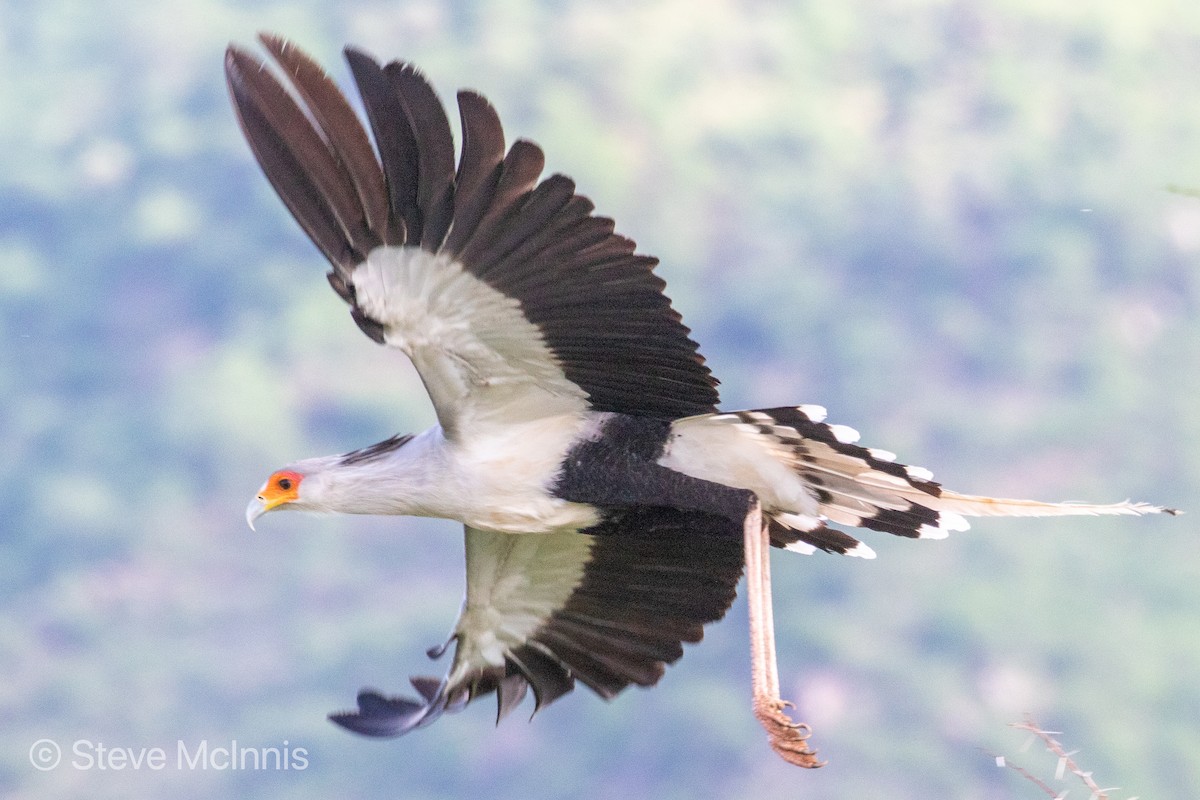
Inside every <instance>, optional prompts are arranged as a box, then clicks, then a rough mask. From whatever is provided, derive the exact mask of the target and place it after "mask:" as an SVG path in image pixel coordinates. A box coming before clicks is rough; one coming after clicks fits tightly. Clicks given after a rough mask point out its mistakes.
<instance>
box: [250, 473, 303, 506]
mask: <svg viewBox="0 0 1200 800" xmlns="http://www.w3.org/2000/svg"><path fill="white" fill-rule="evenodd" d="M302 480H304V476H303V475H301V474H300V473H298V472H292V471H291V470H288V469H284V470H280V471H279V472H276V473H275V474H274V475H272V476H271V477H270V478H268V479H267V482H266V483H265V484H263V487H262V489H261V490H260V491H259V493H258V499H259V500H260V501H261V502H262V510H263V512H264V513H265V512H267V511H270V510H271V509H273V508H278V507H279V506H281V505H283V504H284V503H290V502H292V501H293V500H298V499H299V498H300V482H301V481H302Z"/></svg>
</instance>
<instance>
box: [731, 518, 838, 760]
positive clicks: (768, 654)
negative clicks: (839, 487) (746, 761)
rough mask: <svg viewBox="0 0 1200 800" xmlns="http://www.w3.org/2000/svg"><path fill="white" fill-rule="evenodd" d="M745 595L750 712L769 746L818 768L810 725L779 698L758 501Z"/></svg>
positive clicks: (749, 532)
mask: <svg viewBox="0 0 1200 800" xmlns="http://www.w3.org/2000/svg"><path fill="white" fill-rule="evenodd" d="M744 538H745V545H746V599H747V601H748V605H749V607H750V671H751V687H752V689H753V692H754V716H755V717H757V718H758V721H759V723H760V724H761V725H762V726H763V728H764V729H765V730H766V732H767V739H768V740H769V741H770V742H771V748H772V749H773V750H774V751H775V752H776V753H778V754H779V756H780V757H781V758H783V760H784V761H786V762H788V763H789V764H795V765H796V766H798V767H807V768H810V769H811V768H813V767H820V766H822V765H824V763H825V762H824V761H818V760H817V754H816V751H815V750H812V749H811V748H809V746H808V737H809V736H810V735H811V734H812V729H811V728H810V727H809V726H808V725H807V724H805V723H803V722H794V721H793V720H792V718H791V717H789V716H788V714H787V709H788V708H795V704H794V703H791V702H789V701H787V700H784V699H783V698H782V697H780V696H779V668H778V667H777V666H776V663H775V619H774V616H773V613H772V610H771V553H770V549H771V533H770V529H769V527H768V526H767V525H765V524H764V522H763V515H762V507H761V506H760V505H759V502H758V500H757V499H754V500H753V501H752V503H751V506H750V510H749V512H747V514H746V521H745V530H744Z"/></svg>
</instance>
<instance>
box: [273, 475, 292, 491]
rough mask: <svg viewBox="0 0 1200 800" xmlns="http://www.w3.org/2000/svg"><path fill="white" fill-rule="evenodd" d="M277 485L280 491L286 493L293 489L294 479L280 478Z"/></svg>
mask: <svg viewBox="0 0 1200 800" xmlns="http://www.w3.org/2000/svg"><path fill="white" fill-rule="evenodd" d="M275 485H276V486H278V487H279V488H280V489H283V490H284V491H285V492H286V491H287V490H288V489H291V488H292V479H291V478H280V479H279V482H278V483H276V484H275Z"/></svg>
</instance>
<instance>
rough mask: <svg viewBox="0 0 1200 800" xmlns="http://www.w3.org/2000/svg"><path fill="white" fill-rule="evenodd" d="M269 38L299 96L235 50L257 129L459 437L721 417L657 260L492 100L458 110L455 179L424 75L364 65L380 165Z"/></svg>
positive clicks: (346, 119) (343, 285) (278, 184)
mask: <svg viewBox="0 0 1200 800" xmlns="http://www.w3.org/2000/svg"><path fill="white" fill-rule="evenodd" d="M261 38H262V41H263V43H264V44H265V45H266V47H267V49H268V50H269V51H270V53H271V55H272V56H273V57H274V59H275V61H276V62H277V63H278V64H279V66H280V67H281V68H282V73H283V76H284V78H286V80H287V83H288V84H289V87H288V88H285V86H284V85H283V84H281V83H280V81H279V80H278V79H277V78H275V77H274V76H273V75H272V74H271V72H269V71H268V70H267V68H266V67H265V66H264V65H263V64H262V63H261V62H260V61H259V60H257V59H256V58H254V57H253V56H250V55H248V54H247V53H245V52H243V51H242V50H239V49H237V48H234V47H231V48H230V49H229V51H228V53H227V56H226V61H225V69H226V76H227V79H228V83H229V88H230V92H231V94H232V96H233V100H234V105H235V107H236V109H237V113H238V118H239V121H240V123H241V126H242V129H243V131H244V132H245V134H246V137H247V139H248V140H249V142H250V145H251V147H252V149H253V150H254V153H255V155H256V157H257V158H258V161H259V163H260V165H261V166H262V168H263V171H264V172H265V173H266V174H267V177H268V178H269V179H270V181H271V183H272V185H274V187H275V189H276V191H277V192H278V193H279V195H280V197H282V198H283V200H284V202H285V203H286V204H287V206H288V208H289V209H290V210H291V212H292V214H293V215H294V216H295V217H296V219H297V220H298V221H299V222H300V224H301V226H302V227H303V228H304V230H305V231H306V232H307V233H308V235H309V237H311V238H312V240H313V242H315V243H316V245H317V246H318V247H319V248H320V249H321V250H322V252H324V254H325V256H326V258H328V259H329V261H330V263H331V264H332V265H333V271H332V272H331V273H330V275H329V280H330V283H331V284H332V285H333V288H334V289H335V290H337V292H338V294H339V295H341V297H342V298H343V299H344V300H346V302H348V303H349V304H350V306H351V313H352V315H353V316H354V319H355V321H356V322H357V323H358V324H359V326H360V327H361V328H362V329H363V330H364V331H365V332H366V333H367V334H368V335H369V336H371V338H373V339H375V340H376V341H378V342H386V343H388V344H393V345H396V346H398V347H400V348H402V349H403V350H405V352H407V353H408V354H409V355H410V356H411V357H412V358H413V361H414V363H415V365H416V366H417V369H418V370H419V371H420V373H421V377H422V380H423V381H424V382H425V384H426V387H427V388H428V389H429V392H430V395H431V397H432V399H433V402H434V405H435V407H436V409H437V413H438V417H439V421H440V422H441V423H442V426H443V427H444V428H446V429H447V430H448V431H450V432H451V435H453V434H454V432H455V431H456V430H457V429H459V428H460V427H461V426H462V425H463V424H464V421H465V420H466V418H467V417H469V416H471V415H478V416H487V415H489V414H491V415H497V414H500V415H501V416H502V415H503V414H505V413H509V412H510V411H512V412H514V413H525V414H529V413H531V412H530V409H531V408H534V409H540V408H543V407H544V408H545V411H544V412H542V413H553V412H554V411H556V410H561V409H562V408H567V409H572V408H574V409H578V408H587V407H590V408H593V409H596V410H599V411H617V412H623V413H627V414H639V415H647V416H657V417H667V418H675V417H681V416H687V415H689V414H701V413H705V412H708V411H711V410H713V409H714V408H715V406H716V403H717V391H716V381H715V379H713V377H712V376H711V374H710V373H709V370H708V368H707V367H706V366H705V365H704V361H703V359H702V358H701V357H700V355H699V353H698V352H697V348H696V344H695V342H693V341H692V340H691V339H690V338H689V331H688V329H687V328H686V327H684V325H683V324H682V322H681V321H680V317H679V315H678V314H677V313H676V312H675V311H674V310H673V309H672V307H671V303H670V301H669V300H668V299H667V298H666V297H665V296H664V295H663V292H662V289H663V285H664V284H663V282H662V280H661V279H659V278H658V277H657V276H656V275H654V273H653V271H652V270H653V267H654V266H655V264H656V263H657V261H656V259H654V258H651V257H649V256H644V255H638V254H635V253H634V248H635V245H634V243H633V242H632V241H631V240H629V239H627V238H625V237H622V236H619V235H617V234H615V233H614V232H613V222H612V220H610V219H607V218H604V217H597V216H593V214H592V210H593V206H592V204H591V202H590V201H589V200H588V199H587V198H585V197H583V196H581V195H577V194H576V193H575V185H574V183H573V182H572V181H571V180H570V179H569V178H567V177H565V176H562V175H552V176H550V177H548V178H546V179H545V180H542V181H540V182H539V175H540V173H541V171H542V166H543V162H544V157H543V155H542V151H541V149H540V148H539V147H538V146H537V145H535V144H533V143H532V142H528V141H524V140H521V141H518V142H516V143H515V144H514V145H513V146H512V148H511V149H509V150H508V152H507V155H506V154H505V150H504V147H505V145H504V134H503V131H502V129H501V126H500V120H499V118H498V117H497V115H496V112H495V111H494V110H493V108H492V107H491V105H489V104H488V102H487V100H485V99H484V98H483V97H482V96H480V95H478V94H476V93H474V92H466V91H464V92H460V93H459V95H458V106H459V113H460V116H461V120H462V136H463V143H462V151H461V154H460V156H459V159H458V164H457V168H456V167H455V163H454V153H453V142H452V138H451V132H450V126H449V122H448V121H447V119H446V114H445V111H444V109H443V108H442V106H441V104H440V102H439V101H438V99H437V96H436V95H435V94H434V91H433V89H432V88H431V87H430V85H429V83H428V82H427V81H426V80H425V78H424V77H423V76H422V75H421V73H419V72H418V71H417V70H416V69H415V68H413V67H412V66H411V65H408V64H404V63H400V62H393V63H390V64H388V65H387V66H380V65H379V64H378V63H376V62H375V61H373V60H372V59H371V58H369V57H368V56H366V55H364V54H363V53H361V52H359V51H357V50H353V49H347V51H346V57H347V59H348V61H349V63H350V69H351V71H352V73H353V75H354V78H355V81H356V83H357V85H358V89H359V92H360V93H361V95H362V99H363V104H364V106H365V108H366V113H367V117H368V119H369V121H370V126H371V129H372V131H373V133H374V139H375V147H376V148H377V149H378V152H379V158H376V153H375V150H373V149H372V146H371V142H370V139H369V138H368V136H367V134H366V131H365V130H364V128H363V126H362V125H361V123H360V122H359V120H358V118H357V116H356V115H355V113H354V111H353V110H352V108H351V106H350V104H349V103H348V101H347V100H346V98H345V97H344V96H343V95H342V93H341V92H340V91H339V90H338V88H337V87H336V86H335V85H334V84H333V82H332V81H331V80H330V78H329V76H328V75H327V74H326V73H325V72H324V71H323V70H322V69H321V67H319V66H318V65H317V64H316V63H315V62H313V61H312V60H311V59H310V58H309V57H308V56H307V55H305V54H304V53H302V52H301V51H300V50H298V49H297V48H295V47H294V46H292V45H291V44H289V43H287V42H285V41H283V40H281V39H278V38H274V37H269V36H263V37H261ZM381 248H383V249H381ZM534 413H538V412H534Z"/></svg>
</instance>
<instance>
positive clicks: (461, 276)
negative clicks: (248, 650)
mask: <svg viewBox="0 0 1200 800" xmlns="http://www.w3.org/2000/svg"><path fill="white" fill-rule="evenodd" d="M260 40H261V42H262V44H263V45H264V46H265V48H266V50H267V52H268V53H269V54H270V56H271V58H272V59H273V60H274V62H275V67H274V68H271V67H268V66H267V64H265V63H264V62H263V61H261V60H259V59H258V58H257V57H256V56H254V55H252V54H250V53H248V52H247V51H245V50H243V49H241V48H238V47H236V46H231V47H230V48H229V50H228V52H227V54H226V59H225V72H226V78H227V80H228V85H229V90H230V93H231V96H232V99H233V103H234V106H235V108H236V111H237V116H238V120H239V123H240V125H241V128H242V130H243V132H244V133H245V135H246V138H247V140H248V141H249V143H250V147H251V149H252V150H253V152H254V155H255V156H256V157H257V159H258V162H259V164H260V165H261V167H262V169H263V171H264V172H265V173H266V176H267V178H268V179H269V181H270V182H271V184H272V186H274V188H275V190H276V192H278V194H279V196H280V197H281V198H282V200H283V201H284V203H285V204H286V205H287V207H288V209H289V210H290V211H291V213H292V215H293V216H294V217H295V218H296V220H297V221H298V222H299V223H300V226H301V227H302V228H303V229H304V231H305V233H307V234H308V236H309V237H310V238H311V239H312V241H313V242H314V243H315V244H316V246H317V247H318V248H319V249H320V250H321V252H322V253H323V254H324V255H325V257H326V258H327V259H328V261H329V263H330V265H331V268H332V269H331V271H330V272H329V273H328V279H329V283H330V285H331V286H332V287H333V290H334V291H335V292H336V293H337V295H338V296H339V297H340V298H341V299H342V300H343V301H345V302H346V303H347V304H348V305H349V307H350V315H351V317H352V318H353V320H354V322H355V323H357V325H358V327H359V328H360V329H361V330H362V331H363V333H365V334H366V335H367V336H368V337H369V338H370V339H372V340H373V341H375V342H377V343H379V344H382V345H386V346H388V347H391V348H395V349H397V350H399V351H401V352H403V353H404V354H405V355H406V356H408V358H409V359H411V360H412V363H413V364H414V365H415V367H416V369H417V372H418V373H419V374H420V377H421V380H422V382H423V383H424V385H425V388H426V389H427V390H428V392H429V397H430V399H431V400H432V402H433V406H434V409H435V411H436V415H437V424H436V425H434V426H433V427H432V428H430V429H429V430H427V431H425V432H423V433H418V434H415V435H410V434H404V435H396V436H392V437H391V438H388V439H385V440H383V441H381V442H379V443H378V444H374V445H371V446H370V447H365V448H362V449H358V450H353V451H351V452H347V453H344V454H341V455H333V456H322V457H317V458H308V459H304V460H301V461H297V462H295V463H292V464H289V465H288V466H285V467H283V468H282V469H279V470H277V471H276V472H274V473H272V474H271V476H270V477H269V478H268V479H267V481H266V483H264V484H263V486H262V488H261V489H260V490H259V491H258V493H257V495H256V497H255V498H254V499H253V500H251V501H250V505H249V507H248V508H247V510H246V519H247V521H248V522H249V523H250V525H251V527H253V525H254V522H255V520H256V519H258V518H259V517H260V516H262V515H263V514H265V513H267V512H268V511H274V510H277V509H298V510H308V511H327V512H341V513H347V514H397V515H414V516H425V517H440V518H445V519H450V520H456V521H458V522H461V523H462V524H463V525H464V526H465V530H466V533H465V539H466V540H465V550H466V599H465V601H464V603H463V607H462V611H461V614H460V616H459V618H458V621H457V623H456V624H455V627H454V630H453V633H452V635H451V637H450V640H449V641H447V642H446V644H445V645H442V646H441V647H437V648H434V649H433V650H431V651H430V655H431V656H432V657H436V656H439V655H441V654H443V653H444V652H445V651H446V650H448V649H449V646H450V645H451V644H453V645H454V654H453V658H452V660H451V664H450V667H449V670H448V672H447V674H446V675H445V677H444V678H441V679H436V678H428V677H415V678H412V679H411V683H412V686H413V689H414V690H415V693H416V696H415V697H401V696H388V695H384V694H381V693H379V692H377V691H374V690H369V689H364V690H362V691H361V692H360V693H359V695H358V702H357V705H358V708H357V709H356V710H354V711H349V712H344V713H338V714H333V715H331V719H332V720H333V721H334V722H336V723H337V724H339V725H341V726H343V727H345V728H348V729H349V730H351V731H355V732H357V733H361V734H365V735H368V736H397V735H400V734H403V733H407V732H408V731H410V730H413V729H415V728H418V727H421V726H424V725H427V724H429V723H430V722H432V721H434V720H435V719H437V718H438V717H439V716H440V715H441V714H443V713H444V712H448V711H457V710H460V709H462V708H463V707H465V706H466V705H467V704H469V703H470V702H471V701H473V700H475V699H476V698H478V697H481V696H484V695H489V694H492V693H494V694H495V695H496V697H497V704H498V712H497V715H498V719H501V718H503V717H504V716H505V715H506V714H508V713H509V712H510V711H512V710H513V708H515V707H516V706H517V705H518V704H519V703H520V702H521V701H522V700H523V699H524V698H525V696H526V694H527V692H528V690H530V689H532V692H533V696H534V702H535V707H534V710H535V712H536V710H537V709H540V708H542V707H544V706H546V705H547V704H549V703H551V702H553V701H554V700H556V699H558V698H559V697H561V696H562V695H564V694H566V693H567V692H569V691H571V690H572V688H573V687H574V685H575V682H576V681H577V680H578V681H581V682H582V683H583V684H585V685H586V686H587V687H588V688H590V689H592V690H593V691H595V692H596V693H597V694H599V695H600V696H602V697H604V698H611V697H613V696H615V695H616V694H617V693H618V692H620V691H621V690H622V689H624V688H625V687H627V686H629V685H630V684H637V685H640V686H651V685H654V684H655V683H657V682H658V680H659V679H660V678H661V677H662V675H663V672H664V669H665V667H666V665H668V664H671V663H673V662H675V661H676V660H678V659H679V658H680V657H681V656H682V654H683V650H682V644H683V643H684V642H697V641H699V640H700V638H701V637H702V635H703V627H704V625H706V624H708V623H711V622H714V621H716V620H718V619H720V618H721V617H722V616H723V615H724V614H725V612H726V610H727V609H728V608H729V606H730V604H731V603H732V601H733V598H734V593H735V590H736V586H737V583H738V581H739V579H740V577H741V574H742V572H743V568H744V570H745V573H746V578H747V580H746V592H747V605H748V608H749V614H750V637H751V648H750V649H751V683H752V693H753V711H754V714H755V716H756V717H757V718H758V720H759V721H760V722H761V723H762V725H763V726H764V728H765V729H766V732H767V735H768V739H769V741H770V743H771V745H772V747H774V749H775V750H776V752H778V753H779V754H780V755H781V756H782V757H783V758H785V759H786V760H788V761H789V762H791V763H793V764H797V765H800V766H805V767H813V766H819V765H820V764H821V763H822V762H820V761H818V760H817V758H816V755H815V753H814V751H813V750H812V749H811V748H810V746H809V742H808V734H809V730H808V727H807V726H806V725H804V724H803V723H796V722H794V721H793V720H792V719H791V717H790V716H789V714H788V708H789V707H790V706H791V704H790V703H789V702H788V701H786V700H784V699H783V698H782V697H781V695H780V688H779V678H778V673H777V668H776V663H775V645H774V627H773V623H772V600H771V587H770V569H769V567H770V561H769V552H770V549H769V548H770V547H771V546H774V547H777V548H783V549H785V550H789V551H793V552H799V553H813V552H815V551H816V550H823V551H826V552H829V553H838V554H841V555H847V556H858V557H861V558H873V557H874V553H873V551H872V550H871V549H870V548H869V547H868V546H867V545H866V544H864V543H863V542H860V541H859V540H858V539H857V538H856V537H855V536H852V535H850V534H849V533H847V532H845V530H843V529H844V528H866V529H870V530H874V531H881V532H884V533H889V534H894V535H896V536H903V537H907V538H913V539H938V538H943V537H945V536H946V535H947V534H948V533H949V532H950V531H961V530H965V529H966V528H967V527H968V525H967V521H966V519H965V518H966V517H969V516H1052V515H1068V514H1090V515H1099V514H1149V513H1159V512H1168V513H1174V512H1173V511H1172V510H1171V509H1164V508H1161V507H1158V506H1152V505H1148V504H1144V503H1130V502H1124V503H1115V504H1110V505H1088V504H1075V503H1041V502H1034V501H1026V500H1004V499H997V498H990V497H977V496H971V495H964V494H958V493H956V492H952V491H949V490H947V489H944V488H943V487H942V486H941V485H940V484H938V483H936V482H934V481H933V476H932V475H931V474H930V473H929V472H928V471H927V470H924V469H921V468H919V467H912V466H906V465H904V464H901V463H899V462H897V461H896V457H895V456H894V455H893V454H892V453H889V452H887V451H885V450H878V449H875V448H871V447H864V446H862V445H859V444H858V443H857V438H858V434H857V433H856V432H855V431H854V430H853V429H851V428H848V427H846V426H844V425H835V424H829V423H827V422H826V421H825V409H823V408H821V407H820V406H816V405H801V406H795V407H783V408H766V409H756V410H751V411H720V410H718V408H717V404H718V396H717V381H716V379H715V378H714V377H713V376H712V374H711V373H710V371H709V369H708V367H706V366H705V364H704V359H703V358H702V357H701V356H700V354H699V352H698V349H697V345H696V343H695V342H694V341H692V339H691V338H690V332H689V330H688V328H687V327H685V326H684V325H683V323H682V321H681V319H680V316H679V314H678V313H677V312H676V311H675V310H674V309H673V308H672V306H671V302H670V300H668V299H667V297H666V296H665V295H664V294H663V287H664V284H663V281H662V280H661V279H660V278H659V277H658V276H657V275H655V273H654V267H655V265H656V264H657V260H656V259H654V258H652V257H650V256H647V255H643V254H640V253H638V252H637V251H636V246H635V244H634V242H633V241H631V240H630V239H628V238H626V237H624V236H621V235H620V234H618V233H616V232H615V231H614V224H613V221H612V220H611V219H608V218H606V217H602V216H598V215H596V214H595V213H594V207H593V205H592V203H591V202H590V201H589V200H588V199H587V198H586V197H584V196H583V195H581V194H577V193H576V190H575V184H574V182H573V181H572V180H571V179H570V178H568V177H566V176H564V175H560V174H554V175H550V176H549V177H547V178H544V179H543V178H541V173H542V169H543V166H544V156H543V154H542V150H541V148H539V147H538V146H537V145H536V144H534V143H533V142H530V141H527V140H524V139H520V140H517V141H516V142H515V143H513V145H512V146H511V147H508V148H507V149H506V146H505V139H504V132H503V130H502V128H501V125H500V119H499V117H498V115H497V113H496V111H495V110H494V109H493V107H492V106H491V105H490V104H489V103H488V101H487V100H486V99H485V98H484V97H483V96H482V95H480V94H478V93H476V92H473V91H461V92H459V93H458V111H459V116H460V120H461V136H462V147H461V150H460V152H459V155H458V158H457V161H456V159H455V154H454V147H453V139H452V134H451V130H450V124H449V121H448V119H447V116H446V112H445V110H444V108H443V106H442V104H441V102H440V101H439V100H438V97H437V95H436V93H435V92H434V90H433V88H432V87H431V86H430V84H429V82H428V81H427V80H426V79H425V77H424V76H423V75H422V74H421V73H420V72H419V71H418V70H417V69H416V68H415V67H413V66H412V65H411V64H407V63H404V62H392V63H389V64H387V65H386V66H384V65H381V64H380V63H378V62H377V61H375V60H374V59H373V58H371V57H370V56H368V55H367V54H365V53H363V52H362V51H360V50H357V49H354V48H347V49H346V51H345V54H346V58H347V61H348V62H349V66H350V72H351V74H352V75H353V79H354V82H355V84H356V85H357V88H358V92H359V94H360V96H361V98H362V104H363V107H364V109H365V111H366V117H367V122H368V125H369V127H370V130H371V134H372V136H368V134H367V130H366V128H365V127H364V126H363V124H362V123H361V122H360V120H359V118H358V115H357V114H356V113H355V111H354V110H353V108H352V107H351V105H350V103H349V101H348V100H347V99H346V97H345V95H343V94H342V92H341V91H340V90H339V89H338V88H337V86H336V85H335V84H334V82H333V81H332V80H331V79H330V77H329V76H328V74H327V73H326V72H325V71H324V70H323V69H322V68H321V67H320V66H319V65H318V64H317V63H316V62H315V61H314V60H313V59H312V58H310V57H309V56H308V55H306V54H305V53H303V52H302V51H301V50H299V49H298V48H297V47H295V46H294V45H293V44H291V43H289V42H288V41H286V40H284V39H282V38H279V37H276V36H271V35H262V36H261V37H260ZM372 138H373V140H374V144H372ZM831 523H832V525H831ZM833 525H836V526H840V527H833Z"/></svg>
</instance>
